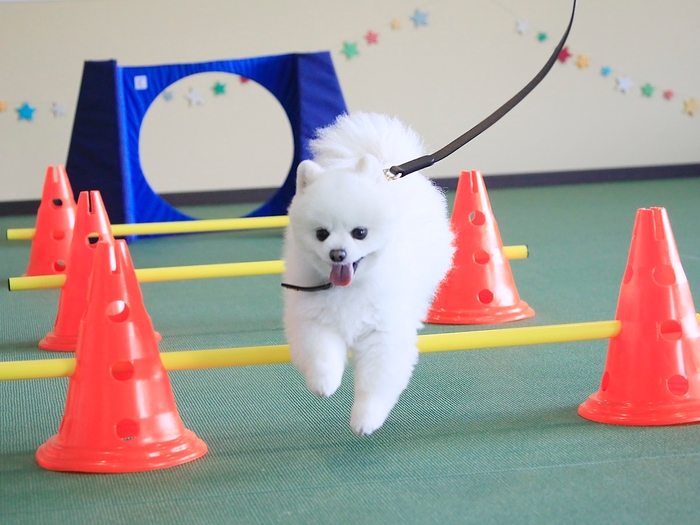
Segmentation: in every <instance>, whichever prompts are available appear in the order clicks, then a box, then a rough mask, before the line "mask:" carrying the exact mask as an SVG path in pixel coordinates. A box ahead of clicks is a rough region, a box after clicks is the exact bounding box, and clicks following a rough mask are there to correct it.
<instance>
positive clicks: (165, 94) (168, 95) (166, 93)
mask: <svg viewBox="0 0 700 525" xmlns="http://www.w3.org/2000/svg"><path fill="white" fill-rule="evenodd" d="M163 98H164V99H165V100H166V101H167V102H170V101H171V100H172V99H173V92H172V91H163Z"/></svg>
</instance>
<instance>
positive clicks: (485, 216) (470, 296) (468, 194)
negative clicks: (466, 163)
mask: <svg viewBox="0 0 700 525" xmlns="http://www.w3.org/2000/svg"><path fill="white" fill-rule="evenodd" d="M451 227H452V231H453V232H454V234H455V244H456V246H457V249H456V251H455V255H454V258H453V264H452V269H451V270H450V271H449V272H448V274H447V276H446V278H445V280H444V281H442V283H441V284H440V287H439V288H438V291H437V294H436V295H435V299H434V301H433V304H432V306H431V308H430V311H429V312H428V317H427V322H428V323H435V324H491V323H506V322H509V321H518V320H520V319H527V318H529V317H533V316H534V315H535V311H534V310H533V309H532V308H530V307H529V306H528V304H527V303H526V302H525V301H522V300H521V299H520V296H519V295H518V290H517V289H516V288H515V281H514V280H513V274H512V272H511V270H510V263H509V262H508V259H507V258H506V256H505V254H504V253H503V242H502V241H501V234H500V233H499V231H498V225H497V224H496V219H495V218H494V216H493V212H492V211H491V204H490V203H489V197H488V195H487V193H486V186H485V185H484V178H483V177H482V176H481V173H480V172H478V171H463V172H462V173H461V174H460V177H459V182H458V184H457V194H456V196H455V202H454V209H453V211H452V218H451Z"/></svg>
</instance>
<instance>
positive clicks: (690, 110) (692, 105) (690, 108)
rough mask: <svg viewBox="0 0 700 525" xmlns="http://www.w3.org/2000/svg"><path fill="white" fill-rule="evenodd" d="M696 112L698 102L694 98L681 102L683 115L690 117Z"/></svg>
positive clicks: (699, 107)
mask: <svg viewBox="0 0 700 525" xmlns="http://www.w3.org/2000/svg"><path fill="white" fill-rule="evenodd" d="M696 111H700V102H698V100H697V99H696V98H695V97H693V98H689V99H688V100H684V101H683V113H687V114H688V115H690V116H691V117H692V116H693V115H695V112H696Z"/></svg>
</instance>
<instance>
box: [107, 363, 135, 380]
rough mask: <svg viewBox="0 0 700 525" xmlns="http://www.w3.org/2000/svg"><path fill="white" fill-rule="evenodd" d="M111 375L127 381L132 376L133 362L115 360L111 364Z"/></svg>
mask: <svg viewBox="0 0 700 525" xmlns="http://www.w3.org/2000/svg"><path fill="white" fill-rule="evenodd" d="M112 377H114V379H116V380H117V381H128V380H129V379H131V378H132V377H134V363H132V362H131V361H115V362H114V363H113V364H112Z"/></svg>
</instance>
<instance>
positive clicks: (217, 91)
mask: <svg viewBox="0 0 700 525" xmlns="http://www.w3.org/2000/svg"><path fill="white" fill-rule="evenodd" d="M211 89H212V91H214V95H225V94H226V84H222V83H221V82H217V83H216V84H214V85H213V86H212V88H211Z"/></svg>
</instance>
